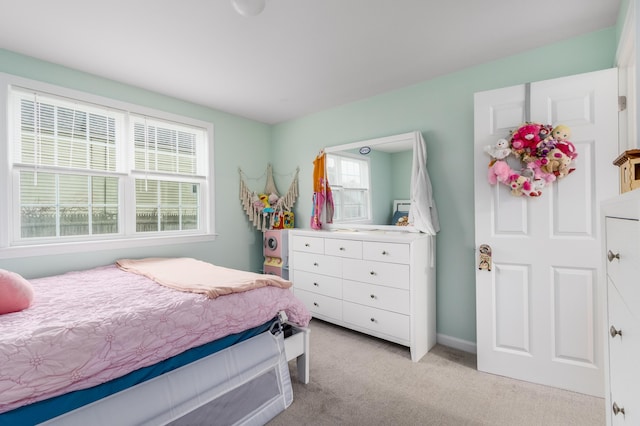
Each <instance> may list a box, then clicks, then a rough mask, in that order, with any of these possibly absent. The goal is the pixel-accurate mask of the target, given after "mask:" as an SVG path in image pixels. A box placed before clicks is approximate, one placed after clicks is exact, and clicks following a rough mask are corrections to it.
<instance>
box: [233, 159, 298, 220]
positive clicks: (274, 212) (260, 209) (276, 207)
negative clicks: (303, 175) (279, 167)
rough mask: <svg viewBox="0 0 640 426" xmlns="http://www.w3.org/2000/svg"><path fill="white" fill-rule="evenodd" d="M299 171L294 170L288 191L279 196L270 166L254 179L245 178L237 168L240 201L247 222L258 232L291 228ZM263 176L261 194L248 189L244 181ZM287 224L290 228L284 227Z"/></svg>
mask: <svg viewBox="0 0 640 426" xmlns="http://www.w3.org/2000/svg"><path fill="white" fill-rule="evenodd" d="M299 171H300V169H299V168H296V171H295V173H294V176H293V180H292V181H291V184H290V185H289V189H288V190H287V192H286V194H284V195H283V196H280V194H279V192H278V189H277V188H276V184H275V182H274V180H273V168H272V167H271V164H269V165H268V166H267V171H266V172H265V174H264V175H262V176H261V177H259V178H255V179H254V178H249V177H247V176H246V175H245V174H244V172H243V171H242V169H240V168H238V172H239V173H240V201H241V202H242V207H243V208H244V211H245V213H246V214H247V216H248V217H249V220H250V221H251V222H252V223H253V226H254V227H255V228H256V229H257V230H258V231H266V230H268V229H273V228H274V227H275V228H283V227H287V228H288V227H293V220H292V216H293V213H291V208H292V207H293V205H294V203H295V202H296V198H298V173H299ZM265 175H266V184H265V187H264V191H263V192H260V193H258V192H255V191H252V190H251V189H249V187H248V186H247V184H246V182H245V180H250V179H251V180H259V179H262V177H264V176H265ZM285 218H288V219H285ZM287 224H290V225H291V226H285V225H287Z"/></svg>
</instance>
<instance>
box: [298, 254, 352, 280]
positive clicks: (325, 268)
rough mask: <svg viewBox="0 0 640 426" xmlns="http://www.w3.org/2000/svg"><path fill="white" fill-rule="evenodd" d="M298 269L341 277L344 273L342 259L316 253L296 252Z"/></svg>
mask: <svg viewBox="0 0 640 426" xmlns="http://www.w3.org/2000/svg"><path fill="white" fill-rule="evenodd" d="M293 256H294V263H293V264H294V266H293V268H294V269H295V270H296V271H306V272H312V273H314V274H322V275H330V276H333V277H340V276H341V275H342V259H340V258H339V257H333V256H325V255H322V254H315V253H303V252H294V254H293Z"/></svg>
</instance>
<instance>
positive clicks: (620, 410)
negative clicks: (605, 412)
mask: <svg viewBox="0 0 640 426" xmlns="http://www.w3.org/2000/svg"><path fill="white" fill-rule="evenodd" d="M611 410H613V415H614V416H617V415H618V414H619V413H622V415H623V416H624V407H618V403H617V402H614V403H613V407H611Z"/></svg>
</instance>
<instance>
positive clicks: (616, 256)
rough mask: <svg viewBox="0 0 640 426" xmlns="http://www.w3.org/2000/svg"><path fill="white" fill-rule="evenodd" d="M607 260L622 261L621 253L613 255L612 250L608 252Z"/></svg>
mask: <svg viewBox="0 0 640 426" xmlns="http://www.w3.org/2000/svg"><path fill="white" fill-rule="evenodd" d="M607 259H609V262H613V259H618V260H620V253H615V254H614V253H613V252H612V251H611V250H609V251H608V252H607Z"/></svg>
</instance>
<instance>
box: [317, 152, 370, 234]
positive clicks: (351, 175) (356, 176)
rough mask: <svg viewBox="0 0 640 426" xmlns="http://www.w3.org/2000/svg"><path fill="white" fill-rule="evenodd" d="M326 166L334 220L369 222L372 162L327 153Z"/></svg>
mask: <svg viewBox="0 0 640 426" xmlns="http://www.w3.org/2000/svg"><path fill="white" fill-rule="evenodd" d="M326 167H327V178H328V180H329V185H331V192H332V193H333V203H334V215H333V220H334V221H335V222H340V221H349V222H354V221H362V222H366V221H370V220H371V200H370V192H369V188H370V179H369V160H368V159H360V158H355V157H351V156H346V155H341V154H329V153H328V154H327V163H326Z"/></svg>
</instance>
